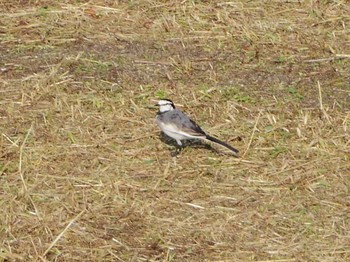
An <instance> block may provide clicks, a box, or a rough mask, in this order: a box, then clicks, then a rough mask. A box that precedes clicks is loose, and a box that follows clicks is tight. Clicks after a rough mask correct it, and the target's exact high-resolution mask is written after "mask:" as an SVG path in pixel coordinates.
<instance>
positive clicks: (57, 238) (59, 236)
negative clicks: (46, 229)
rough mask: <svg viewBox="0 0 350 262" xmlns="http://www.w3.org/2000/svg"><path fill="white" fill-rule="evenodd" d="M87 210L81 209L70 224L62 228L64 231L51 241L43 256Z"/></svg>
mask: <svg viewBox="0 0 350 262" xmlns="http://www.w3.org/2000/svg"><path fill="white" fill-rule="evenodd" d="M84 212H85V209H84V210H83V211H81V212H80V213H79V214H78V215H77V216H76V217H75V218H73V219H72V220H71V221H70V222H69V223H68V225H67V226H66V227H65V228H64V229H63V230H62V232H61V233H60V234H59V235H58V236H57V237H56V238H55V239H54V241H52V242H51V244H50V246H49V247H48V248H47V249H46V250H45V252H44V254H43V255H42V257H45V256H46V255H47V253H49V251H50V250H51V248H53V246H54V245H56V243H57V242H58V240H60V238H61V237H62V236H63V235H64V233H66V232H67V230H68V229H69V228H70V227H71V226H72V224H73V223H74V222H75V221H77V220H78V219H79V217H80V216H81V215H82V214H83V213H84Z"/></svg>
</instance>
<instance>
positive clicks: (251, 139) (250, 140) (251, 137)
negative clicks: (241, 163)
mask: <svg viewBox="0 0 350 262" xmlns="http://www.w3.org/2000/svg"><path fill="white" fill-rule="evenodd" d="M260 115H261V111H259V115H258V117H257V119H256V121H255V125H254V128H253V132H252V135H251V136H250V139H249V143H248V146H247V149H246V150H245V152H244V153H243V155H242V158H244V156H245V155H246V154H247V152H248V150H249V148H250V145H251V143H252V141H253V137H254V134H255V131H256V127H257V125H258V122H259V119H260Z"/></svg>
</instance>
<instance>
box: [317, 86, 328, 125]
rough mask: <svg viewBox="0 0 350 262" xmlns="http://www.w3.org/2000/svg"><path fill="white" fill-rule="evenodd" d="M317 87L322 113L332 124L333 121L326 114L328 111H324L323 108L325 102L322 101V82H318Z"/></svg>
mask: <svg viewBox="0 0 350 262" xmlns="http://www.w3.org/2000/svg"><path fill="white" fill-rule="evenodd" d="M317 87H318V95H319V101H320V110H321V112H322V113H323V115H324V117H325V118H326V119H327V120H328V123H330V124H331V121H330V119H329V116H328V114H327V112H326V110H324V107H323V101H322V89H321V85H320V82H319V81H317Z"/></svg>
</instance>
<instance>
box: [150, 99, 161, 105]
mask: <svg viewBox="0 0 350 262" xmlns="http://www.w3.org/2000/svg"><path fill="white" fill-rule="evenodd" d="M151 102H152V103H154V104H153V105H154V106H159V105H158V100H155V99H151Z"/></svg>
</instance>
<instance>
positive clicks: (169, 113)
mask: <svg viewBox="0 0 350 262" xmlns="http://www.w3.org/2000/svg"><path fill="white" fill-rule="evenodd" d="M157 105H158V106H159V112H158V114H157V117H156V121H157V124H158V126H159V128H160V129H161V130H162V131H163V132H164V133H165V134H166V135H168V136H169V137H171V138H173V139H175V140H176V142H177V144H178V145H179V146H180V147H182V142H181V140H187V139H201V140H209V141H212V142H214V143H217V144H219V145H222V146H224V147H226V148H228V149H230V150H231V151H233V152H234V153H236V154H237V153H238V150H237V149H236V148H234V147H232V146H230V145H228V144H226V143H225V142H222V141H220V140H219V139H217V138H215V137H212V136H210V135H208V134H206V133H205V132H204V131H203V130H202V128H200V126H199V125H197V124H196V123H195V122H194V121H193V120H192V119H190V118H189V117H188V116H187V115H185V114H184V113H183V112H182V111H180V110H179V109H177V108H175V105H174V103H173V102H172V101H171V100H169V99H162V100H159V101H158V103H157Z"/></svg>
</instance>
